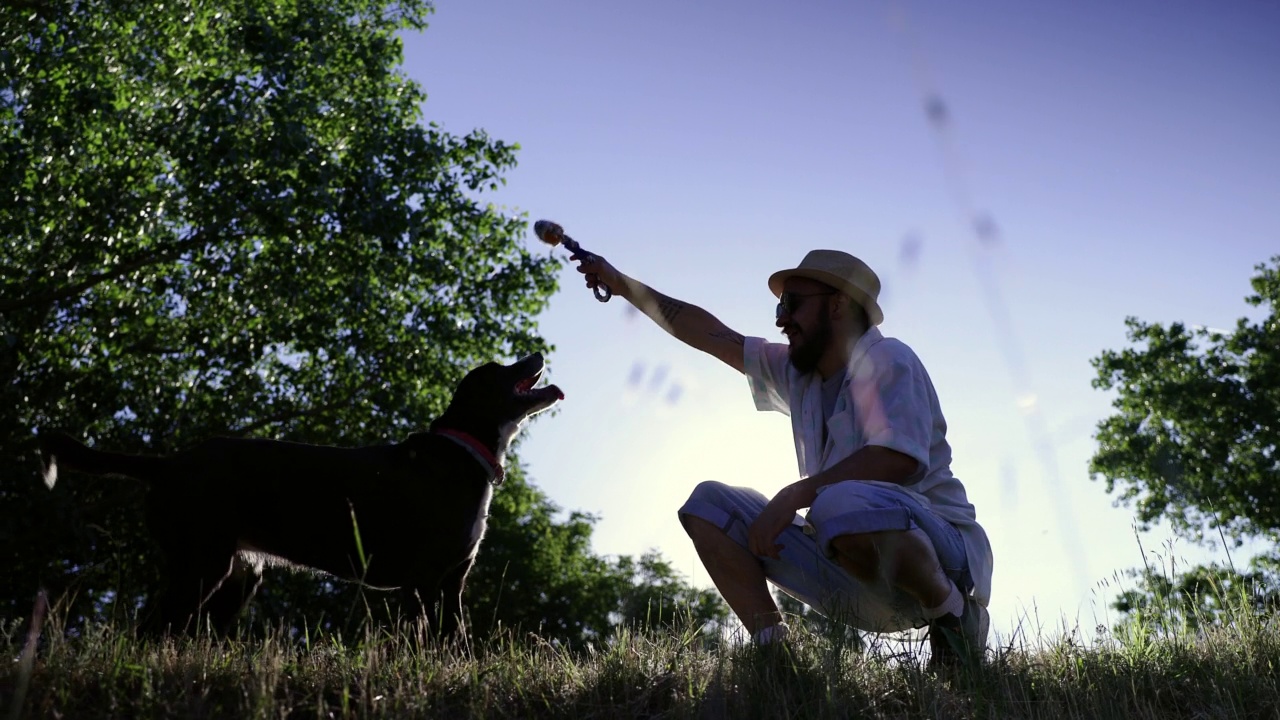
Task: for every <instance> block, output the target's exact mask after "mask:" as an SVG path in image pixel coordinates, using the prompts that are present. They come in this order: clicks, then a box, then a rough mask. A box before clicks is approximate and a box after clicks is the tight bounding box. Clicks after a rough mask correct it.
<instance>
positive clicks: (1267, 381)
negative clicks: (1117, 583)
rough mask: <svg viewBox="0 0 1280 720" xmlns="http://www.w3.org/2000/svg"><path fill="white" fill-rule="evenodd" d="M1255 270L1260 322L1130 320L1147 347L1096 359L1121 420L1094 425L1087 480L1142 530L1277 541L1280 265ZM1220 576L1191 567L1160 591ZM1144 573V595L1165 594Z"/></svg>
mask: <svg viewBox="0 0 1280 720" xmlns="http://www.w3.org/2000/svg"><path fill="white" fill-rule="evenodd" d="M1255 269H1256V271H1257V275H1255V277H1254V278H1253V280H1252V286H1253V291H1254V293H1253V294H1252V295H1250V296H1248V297H1247V298H1246V302H1248V303H1249V304H1250V305H1252V306H1254V307H1257V308H1260V309H1261V310H1262V313H1261V314H1262V317H1261V319H1259V320H1257V321H1254V322H1251V321H1250V320H1249V319H1248V318H1241V319H1240V320H1239V321H1238V322H1237V323H1236V328H1235V330H1234V332H1230V333H1224V332H1220V331H1216V330H1210V329H1207V328H1197V329H1190V330H1189V329H1188V328H1187V327H1186V326H1185V325H1183V324H1182V323H1173V324H1171V325H1169V326H1168V327H1164V326H1162V325H1159V324H1149V323H1144V322H1141V321H1139V320H1137V319H1136V318H1132V317H1130V318H1128V319H1127V320H1126V321H1125V322H1126V325H1127V326H1128V328H1129V332H1128V337H1129V340H1130V341H1131V342H1133V343H1137V344H1140V345H1143V346H1145V347H1138V348H1131V349H1127V350H1123V351H1119V352H1116V351H1111V350H1108V351H1105V352H1103V353H1102V355H1101V356H1099V357H1098V358H1095V359H1094V360H1093V365H1094V367H1095V368H1096V369H1097V371H1098V377H1097V378H1096V379H1095V380H1094V383H1093V385H1094V387H1096V388H1099V389H1103V390H1114V391H1115V392H1116V398H1115V400H1114V402H1113V407H1115V409H1116V410H1117V413H1116V414H1115V415H1112V416H1111V417H1108V418H1106V419H1105V420H1103V421H1102V422H1101V423H1100V424H1099V426H1098V432H1097V435H1096V438H1097V441H1098V449H1097V452H1096V453H1095V454H1094V456H1093V458H1092V459H1091V460H1090V464H1089V470H1090V474H1091V476H1092V477H1093V478H1094V479H1097V478H1103V479H1104V480H1105V481H1106V488H1107V492H1109V493H1110V492H1117V490H1118V491H1119V498H1120V501H1122V502H1125V503H1132V504H1134V505H1135V506H1136V509H1137V518H1138V521H1139V522H1140V523H1141V525H1142V527H1143V528H1144V529H1145V528H1147V527H1149V526H1150V524H1151V523H1153V522H1155V521H1157V520H1160V519H1164V520H1166V521H1168V523H1169V524H1170V526H1171V527H1172V528H1173V529H1174V530H1175V531H1176V532H1177V533H1178V534H1180V535H1182V536H1184V537H1186V538H1188V539H1191V540H1193V541H1196V542H1205V541H1206V540H1208V539H1210V538H1212V537H1214V536H1215V535H1218V536H1221V537H1223V538H1224V539H1226V538H1230V539H1232V541H1233V542H1234V543H1235V544H1236V545H1239V544H1240V543H1241V542H1242V540H1243V538H1245V537H1257V538H1264V539H1267V540H1269V541H1272V542H1275V541H1277V540H1280V452H1278V451H1277V445H1280V316H1278V315H1277V308H1280V256H1276V257H1274V258H1272V260H1271V265H1270V266H1268V265H1265V264H1259V265H1258V266H1257V267H1256V268H1255ZM1215 572H1216V571H1212V570H1210V569H1203V568H1202V569H1195V570H1193V571H1192V572H1191V573H1189V574H1187V575H1186V576H1185V577H1183V578H1182V579H1176V580H1171V581H1170V582H1169V583H1167V584H1169V588H1166V589H1170V590H1171V589H1173V588H1174V587H1175V586H1180V585H1181V584H1185V583H1191V584H1192V585H1195V584H1196V583H1201V585H1202V584H1203V583H1202V582H1201V581H1202V580H1203V579H1204V578H1207V577H1210V576H1216V575H1214V574H1215ZM1146 575H1150V573H1147V574H1146ZM1146 575H1144V576H1142V579H1143V582H1144V584H1143V590H1142V591H1139V594H1140V595H1141V594H1142V593H1144V592H1145V593H1154V592H1157V591H1159V590H1160V588H1159V587H1157V586H1156V585H1158V583H1153V581H1152V579H1151V578H1150V577H1146ZM1249 577H1252V578H1253V579H1254V580H1257V579H1259V578H1272V579H1274V577H1275V576H1274V573H1271V574H1266V573H1261V572H1256V571H1255V572H1254V573H1252V574H1251V575H1250V576H1249ZM1245 579H1248V578H1246V577H1245V576H1244V575H1242V574H1239V573H1237V581H1243V580H1245ZM1201 585H1195V586H1196V587H1199V586H1201ZM1188 587H1191V586H1188ZM1192 594H1194V593H1192ZM1123 602H1126V603H1127V604H1128V605H1129V606H1130V607H1137V606H1138V604H1137V603H1129V602H1128V601H1123Z"/></svg>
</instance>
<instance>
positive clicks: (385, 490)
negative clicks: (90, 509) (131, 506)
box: [40, 354, 564, 637]
mask: <svg viewBox="0 0 1280 720" xmlns="http://www.w3.org/2000/svg"><path fill="white" fill-rule="evenodd" d="M542 370H543V360H542V356H541V355H540V354H534V355H530V356H528V357H525V358H523V359H521V360H519V361H517V362H515V363H514V364H512V365H507V366H503V365H500V364H498V363H488V364H486V365H483V366H481V367H478V368H475V369H474V370H472V371H471V372H470V373H468V374H467V376H466V377H465V378H463V380H462V382H461V383H459V385H458V388H457V390H456V391H455V393H454V396H453V399H452V401H451V402H450V404H449V407H448V409H447V410H446V411H445V412H444V414H443V415H441V416H440V417H439V418H437V419H436V420H435V421H434V422H432V423H431V429H430V432H424V433H413V434H411V435H409V436H408V437H407V438H406V439H405V440H404V441H403V442H400V443H396V444H393V445H377V446H370V447H362V448H338V447H328V446H320V445H307V444H302V443H293V442H283V441H278V440H250V439H232V438H214V439H210V440H206V441H204V442H202V443H200V444H199V445H197V446H195V447H193V448H191V449H188V450H185V451H183V452H179V453H176V454H174V455H169V456H164V457H148V456H139V455H125V454H121V453H112V452H104V451H101V450H95V449H90V448H88V447H86V446H85V445H84V444H82V443H81V442H79V441H78V440H75V439H73V438H71V437H70V436H68V435H66V434H63V433H52V434H50V433H42V434H41V436H40V444H41V459H42V464H43V466H44V478H45V483H46V484H47V485H49V487H51V488H52V487H53V484H54V482H55V481H56V480H57V473H58V467H59V466H62V467H64V468H70V469H73V470H79V471H81V472H86V473H92V474H98V475H126V476H129V477H134V478H139V479H141V480H144V481H146V482H147V483H148V485H149V488H148V493H147V524H148V527H149V530H150V532H151V534H152V535H153V536H154V538H155V540H156V541H157V543H158V544H159V546H160V548H161V550H162V551H163V553H164V555H165V560H166V567H165V576H166V586H165V587H164V588H163V589H162V591H161V592H160V593H159V595H157V596H155V597H153V598H152V599H151V601H150V602H148V607H147V609H146V610H145V611H144V619H143V628H142V629H143V630H144V631H146V632H151V633H160V632H168V631H175V632H184V631H185V632H192V631H194V630H195V629H196V628H197V627H198V626H199V620H198V618H200V617H201V613H203V614H206V615H207V616H208V619H209V621H210V623H211V624H212V625H213V627H214V628H215V629H217V630H225V629H227V628H228V627H229V626H230V625H231V623H232V622H233V621H234V620H235V617H236V616H237V615H238V614H239V613H240V611H241V610H242V609H243V608H244V606H245V605H246V604H247V603H248V601H249V599H250V598H251V597H252V596H253V592H254V591H255V590H256V589H257V586H258V584H259V583H260V581H261V577H260V573H261V570H262V565H263V563H264V561H265V562H279V561H283V563H284V564H293V565H300V566H305V567H309V568H313V569H317V570H323V571H325V572H328V573H332V574H333V575H336V576H339V577H342V578H346V579H348V580H355V581H359V582H362V583H364V584H366V585H368V586H370V587H374V588H384V589H390V588H400V589H402V590H403V591H405V592H407V593H411V594H413V595H414V596H415V597H416V598H417V601H418V602H419V603H421V605H419V606H418V607H420V608H421V609H422V610H423V611H424V612H425V613H426V615H427V618H428V621H429V622H430V623H431V626H432V628H433V629H434V630H435V631H436V633H437V634H438V635H440V636H443V637H447V636H450V635H452V634H454V633H455V632H457V631H458V629H459V628H460V627H461V624H462V588H463V584H464V583H465V582H466V577H467V572H468V571H469V570H470V569H471V565H472V563H473V562H474V561H475V557H476V552H477V550H478V549H479V546H480V540H481V538H482V537H483V536H484V532H485V520H486V517H487V514H488V509H489V500H490V498H491V497H492V496H493V488H494V487H495V486H497V485H498V484H500V483H501V482H502V479H503V467H502V466H503V460H504V455H505V453H506V450H507V446H508V444H509V443H510V442H511V439H512V438H513V437H514V436H515V434H516V432H517V431H518V430H519V427H520V424H521V423H522V422H523V421H524V420H525V419H526V418H528V417H529V416H531V415H533V414H535V413H538V412H541V411H543V410H546V409H547V408H549V407H551V406H552V405H554V404H555V403H556V402H557V401H559V400H562V399H563V398H564V394H563V393H561V392H560V389H559V388H557V387H556V386H554V385H549V386H546V387H542V388H538V389H536V390H535V389H534V388H533V386H534V384H535V383H536V382H537V381H538V379H539V378H540V377H541V375H542ZM233 568H235V569H236V570H237V572H236V573H234V574H233V573H232V570H233ZM241 571H244V574H243V575H241ZM437 602H438V603H439V607H438V608H437V609H434V610H433V608H434V607H435V605H436V603H437Z"/></svg>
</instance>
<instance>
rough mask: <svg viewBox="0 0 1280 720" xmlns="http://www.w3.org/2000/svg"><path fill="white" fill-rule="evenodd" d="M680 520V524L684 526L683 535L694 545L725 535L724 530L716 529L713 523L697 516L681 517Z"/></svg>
mask: <svg viewBox="0 0 1280 720" xmlns="http://www.w3.org/2000/svg"><path fill="white" fill-rule="evenodd" d="M680 520H681V523H680V524H681V525H684V531H685V533H686V534H687V535H688V536H689V537H690V538H691V539H692V540H693V543H694V544H695V545H697V544H698V543H699V542H701V541H706V540H708V539H714V538H715V537H716V535H724V534H725V533H724V530H722V529H720V528H718V527H716V526H715V524H714V523H712V522H711V521H709V520H704V519H703V518H700V517H698V516H697V515H688V514H685V515H681V516H680Z"/></svg>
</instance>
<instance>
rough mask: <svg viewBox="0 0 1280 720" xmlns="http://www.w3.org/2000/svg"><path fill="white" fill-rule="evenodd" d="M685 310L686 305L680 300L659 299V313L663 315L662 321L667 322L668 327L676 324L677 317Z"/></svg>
mask: <svg viewBox="0 0 1280 720" xmlns="http://www.w3.org/2000/svg"><path fill="white" fill-rule="evenodd" d="M684 308H685V304H684V303H682V302H680V301H679V300H672V299H671V298H669V297H659V299H658V311H659V312H661V313H662V319H663V320H666V321H667V324H668V325H670V324H671V323H673V322H675V320H676V316H677V315H679V314H680V311H681V310H684Z"/></svg>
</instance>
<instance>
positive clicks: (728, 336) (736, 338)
mask: <svg viewBox="0 0 1280 720" xmlns="http://www.w3.org/2000/svg"><path fill="white" fill-rule="evenodd" d="M711 337H713V338H719V339H721V340H728V341H729V342H731V343H733V344H734V345H738V346H741V345H743V343H744V341H743V339H742V335H740V334H738V333H736V332H734V331H732V330H728V329H726V330H721V331H720V332H713V333H711Z"/></svg>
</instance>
